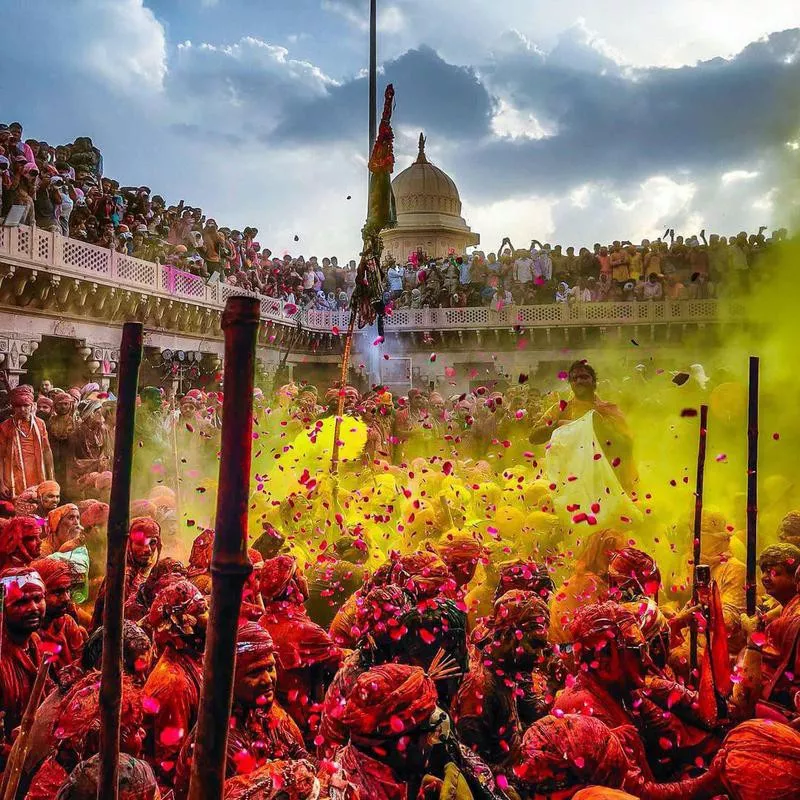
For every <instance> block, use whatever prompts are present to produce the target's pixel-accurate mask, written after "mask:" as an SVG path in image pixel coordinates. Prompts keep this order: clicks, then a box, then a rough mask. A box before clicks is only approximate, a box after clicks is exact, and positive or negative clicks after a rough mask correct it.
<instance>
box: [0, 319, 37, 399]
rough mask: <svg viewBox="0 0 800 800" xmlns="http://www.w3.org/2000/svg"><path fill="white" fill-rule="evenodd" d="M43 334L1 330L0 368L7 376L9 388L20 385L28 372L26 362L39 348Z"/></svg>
mask: <svg viewBox="0 0 800 800" xmlns="http://www.w3.org/2000/svg"><path fill="white" fill-rule="evenodd" d="M41 341H42V337H41V336H37V335H36V334H31V333H24V334H23V333H14V332H10V333H5V332H2V331H0V369H2V370H3V371H4V372H5V373H6V376H7V379H8V385H9V388H11V389H13V388H15V387H16V386H19V384H20V380H21V379H22V377H23V376H24V375H25V374H26V373H27V370H26V369H25V364H26V363H27V362H28V359H29V358H30V357H31V356H32V355H33V354H34V353H35V352H36V351H37V350H38V348H39V342H41Z"/></svg>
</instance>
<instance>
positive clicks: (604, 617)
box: [570, 600, 644, 647]
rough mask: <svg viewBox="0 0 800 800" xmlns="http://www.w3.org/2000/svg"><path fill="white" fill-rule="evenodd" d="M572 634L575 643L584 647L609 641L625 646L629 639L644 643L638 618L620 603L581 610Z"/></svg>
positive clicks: (576, 614) (607, 603)
mask: <svg viewBox="0 0 800 800" xmlns="http://www.w3.org/2000/svg"><path fill="white" fill-rule="evenodd" d="M570 633H571V634H572V639H573V641H575V642H576V643H580V644H581V645H582V646H583V647H593V646H594V645H595V644H600V643H606V642H609V641H616V642H617V643H619V644H623V643H624V642H625V641H626V640H627V639H629V638H630V639H637V641H640V642H643V641H644V637H643V636H642V632H641V630H640V629H639V626H638V624H637V620H636V617H635V616H634V615H633V614H632V613H631V612H630V611H628V610H627V609H626V608H624V607H623V606H621V605H620V604H619V603H614V602H612V601H610V600H608V601H606V602H604V603H593V604H592V605H589V606H583V607H582V608H579V609H578V610H577V611H576V612H575V618H574V620H573V622H572V626H571V627H570Z"/></svg>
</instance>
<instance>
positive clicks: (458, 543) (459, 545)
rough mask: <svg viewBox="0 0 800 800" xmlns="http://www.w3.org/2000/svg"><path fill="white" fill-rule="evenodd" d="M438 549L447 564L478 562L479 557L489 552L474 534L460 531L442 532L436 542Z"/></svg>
mask: <svg viewBox="0 0 800 800" xmlns="http://www.w3.org/2000/svg"><path fill="white" fill-rule="evenodd" d="M436 551H437V552H438V553H439V555H440V556H441V557H442V560H443V561H444V563H445V564H447V565H452V564H458V563H459V562H461V563H463V562H465V561H468V562H471V563H473V564H477V563H478V559H479V558H481V557H482V556H484V555H486V553H487V550H486V548H485V547H484V546H483V545H482V544H481V543H480V542H479V541H478V540H477V539H476V538H475V537H474V536H472V535H470V534H468V533H460V532H459V533H445V534H442V536H441V537H440V538H439V541H438V542H437V544H436Z"/></svg>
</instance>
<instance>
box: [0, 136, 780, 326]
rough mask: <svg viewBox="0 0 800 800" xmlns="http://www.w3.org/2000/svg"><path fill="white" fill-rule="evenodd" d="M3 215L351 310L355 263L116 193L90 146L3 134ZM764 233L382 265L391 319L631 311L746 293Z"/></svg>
mask: <svg viewBox="0 0 800 800" xmlns="http://www.w3.org/2000/svg"><path fill="white" fill-rule="evenodd" d="M0 175H2V181H0V183H1V184H2V189H1V191H2V194H0V200H1V201H2V213H1V214H0V216H3V217H5V216H6V215H7V214H8V213H9V212H10V211H11V209H12V207H17V208H18V213H17V217H16V219H17V222H19V223H21V224H35V225H37V226H38V227H39V228H42V229H44V230H47V231H55V232H58V233H61V234H63V235H65V236H71V237H74V238H77V239H81V240H83V241H86V242H88V243H91V244H94V245H98V246H100V247H107V248H111V249H114V250H116V251H118V252H119V253H124V254H126V255H129V256H133V257H136V258H141V259H144V260H146V261H157V262H159V263H161V264H165V265H167V266H169V267H171V268H174V269H176V270H181V271H183V272H188V273H191V274H194V275H197V276H198V277H200V278H202V279H205V280H210V281H223V282H225V283H228V284H233V285H236V286H239V287H241V288H243V289H246V290H249V291H253V292H257V293H259V294H263V295H266V296H269V297H275V298H278V299H280V300H283V301H285V302H287V303H289V304H290V305H295V306H297V307H298V308H300V309H315V310H319V311H336V310H342V309H345V308H347V307H348V304H349V297H350V295H351V293H352V290H353V287H354V285H355V278H356V263H355V261H352V260H351V261H350V262H349V263H348V264H346V265H344V264H343V265H340V264H339V262H338V259H337V258H336V257H335V256H331V257H325V258H323V259H322V260H321V261H319V260H318V258H317V257H316V256H311V257H310V258H308V259H306V258H304V257H303V256H302V255H297V256H292V255H289V254H285V255H283V256H278V255H274V254H273V253H272V251H271V250H270V249H269V248H266V247H262V246H261V244H260V243H259V241H258V229H257V228H255V227H253V226H245V227H244V228H242V229H241V230H239V229H231V228H228V227H224V226H219V225H217V222H216V220H215V219H214V218H213V217H210V216H208V215H207V214H205V213H204V211H203V209H201V208H199V207H196V206H190V205H187V204H186V203H185V202H184V201H183V200H181V201H180V202H179V203H178V204H177V205H174V204H173V205H167V203H166V201H165V200H164V198H163V197H162V196H161V195H158V194H153V193H152V191H151V189H150V187H148V186H138V187H137V186H120V185H119V183H118V182H117V181H115V180H113V179H111V178H109V177H107V176H105V175H104V174H103V158H102V154H101V153H100V151H99V149H98V148H97V147H95V146H94V145H93V144H92V140H91V139H89V138H88V137H79V138H78V139H76V140H75V141H74V142H73V143H71V144H67V145H60V146H57V147H54V146H52V145H50V144H48V143H47V142H44V141H37V140H35V139H24V137H23V129H22V126H21V125H20V124H19V123H17V122H13V123H11V124H10V125H5V124H0ZM764 231H765V228H761V229H759V231H758V233H754V234H750V235H748V234H747V233H746V232H744V231H742V232H740V233H738V234H733V235H730V236H727V237H726V236H720V235H718V234H711V235H710V236H709V237H708V238H706V236H705V231H701V232H700V234H699V236H695V235H693V236H690V237H686V238H684V237H683V236H680V235H678V236H675V232H674V230H667V231H666V233H665V234H664V236H663V238H658V239H656V240H654V241H650V240H647V239H644V240H642V241H641V243H640V244H639V245H634V244H633V243H632V242H630V241H614V242H612V243H611V244H609V245H602V244H600V243H595V244H594V246H593V247H592V248H589V247H581V248H579V249H578V252H577V253H576V252H575V248H574V247H567V248H564V247H562V245H554V246H551V245H550V244H548V243H544V244H543V243H541V242H539V241H537V240H534V241H533V242H531V246H530V247H529V248H524V249H517V248H514V246H513V245H512V243H511V242H510V240H508V239H504V240H503V242H502V244H501V246H500V248H499V249H498V251H497V253H493V252H492V253H489V254H488V255H487V254H485V253H483V252H481V251H475V252H473V253H472V254H471V255H465V254H462V255H459V254H453V255H450V256H448V257H447V258H439V259H429V258H428V257H427V256H426V255H425V254H424V253H423V252H421V251H419V252H417V253H415V254H413V256H412V258H411V260H409V261H408V263H406V264H397V263H394V262H393V261H388V262H387V263H385V264H384V268H385V281H386V290H387V296H388V299H390V300H391V301H392V303H393V305H394V307H396V308H441V307H464V306H494V307H496V308H501V307H503V306H508V305H534V304H541V303H576V302H584V303H585V302H601V301H630V300H641V301H646V300H664V299H674V300H679V299H709V298H714V297H716V296H718V295H719V294H720V293H724V292H726V291H737V290H741V289H745V288H746V286H747V283H748V281H749V280H750V278H751V275H752V274H755V273H757V271H758V269H759V263H760V261H761V260H762V258H763V256H764V254H765V253H767V252H768V251H769V249H770V248H771V247H772V246H773V245H774V244H775V243H777V242H779V241H780V240H782V239H783V238H784V237H785V236H786V231H785V230H783V229H782V230H779V231H774V232H773V234H772V236H771V237H769V238H767V237H766V236H765V235H764Z"/></svg>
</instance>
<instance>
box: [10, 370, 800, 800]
mask: <svg viewBox="0 0 800 800" xmlns="http://www.w3.org/2000/svg"><path fill="white" fill-rule="evenodd" d="M554 377H555V376H553V378H554ZM553 378H551V379H550V380H551V381H552V379H553ZM559 378H561V379H562V380H563V381H564V384H563V385H564V388H565V391H564V392H563V397H562V396H561V393H559V394H553V395H552V396H550V397H547V396H545V395H542V394H541V393H540V392H539V391H538V390H537V389H536V388H535V387H533V386H532V385H531V383H529V382H527V381H526V382H519V383H518V384H517V385H513V386H511V387H509V388H508V389H506V390H505V391H504V392H499V391H495V390H494V389H493V388H491V387H483V386H481V387H477V388H476V389H475V390H473V391H470V392H468V393H463V394H460V395H454V396H453V397H451V398H449V399H446V398H444V397H443V396H442V395H440V394H438V393H437V392H435V391H430V392H423V391H420V390H418V389H411V390H410V391H409V392H408V394H407V396H406V397H403V398H400V397H393V396H392V394H391V393H390V392H389V391H387V390H386V389H385V388H384V387H374V388H373V389H372V390H371V391H369V392H368V393H367V394H364V395H362V394H360V393H359V392H358V391H357V390H356V389H355V388H354V387H352V386H346V387H341V388H339V387H338V386H331V387H325V388H323V389H322V391H319V392H318V391H317V389H316V388H315V387H313V386H310V385H304V384H300V385H297V384H293V383H290V384H287V385H284V386H281V387H279V388H278V389H277V391H276V392H275V394H274V395H273V396H272V397H269V396H268V395H267V394H266V393H262V392H257V393H256V394H255V395H254V410H253V414H254V420H253V423H254V438H257V439H258V447H257V448H255V447H254V451H255V452H254V454H253V458H254V463H253V476H254V477H253V480H252V482H251V484H250V489H251V494H250V499H249V501H248V504H247V505H248V516H249V538H248V544H249V547H248V548H247V558H248V560H249V565H250V567H251V568H252V572H251V570H250V569H248V572H247V577H246V579H243V583H244V588H243V595H242V603H241V608H240V611H239V618H238V619H236V618H235V617H234V618H232V619H221V618H219V617H218V618H217V619H218V621H217V622H214V616H213V615H212V616H211V618H210V619H209V607H210V604H211V603H213V602H214V597H216V596H218V595H217V594H216V592H212V586H215V585H216V584H217V581H218V580H220V578H219V575H220V571H219V570H216V569H213V568H212V566H211V563H212V553H213V551H214V540H215V531H214V530H213V528H211V527H210V526H211V525H212V523H211V519H212V514H213V501H214V494H215V492H214V488H215V479H216V475H217V471H218V469H219V468H220V465H219V463H218V460H217V456H216V453H217V452H218V451H219V446H220V421H221V416H222V407H221V405H220V400H221V397H222V396H221V392H218V391H208V392H204V391H201V390H199V389H192V390H190V391H188V392H187V393H186V394H185V395H184V396H183V397H182V398H180V400H179V402H178V404H177V407H176V405H175V404H173V403H171V402H167V400H166V398H165V397H164V395H163V393H162V392H161V391H160V390H159V389H157V388H154V387H146V388H144V389H143V390H142V391H141V397H140V399H141V403H140V406H139V409H138V412H137V418H136V424H135V439H136V441H137V444H138V447H137V448H136V450H137V455H136V457H135V458H136V462H135V469H134V473H133V476H132V495H131V496H132V497H133V498H135V499H134V500H133V502H132V504H131V508H130V517H131V520H130V527H129V532H128V536H127V539H126V555H125V561H124V564H125V566H124V582H120V586H119V587H118V588H115V586H114V582H112V581H110V580H109V581H108V583H107V582H106V580H105V578H104V576H103V571H104V570H103V565H104V564H105V563H106V542H107V538H108V530H107V528H108V521H109V506H108V503H109V488H110V483H111V473H110V472H109V471H108V469H109V465H110V463H111V461H112V456H113V453H112V452H111V449H110V448H111V445H110V442H111V440H112V439H113V425H114V420H115V416H114V413H113V411H114V398H113V396H111V395H109V394H108V393H106V392H103V391H101V390H100V387H99V386H98V385H97V384H89V385H86V386H83V387H74V388H69V389H67V390H66V391H65V390H62V389H58V388H55V387H53V385H52V384H50V383H47V382H45V383H43V384H42V385H41V386H40V388H39V390H38V391H36V390H34V388H33V387H31V386H24V385H23V386H18V387H16V388H14V389H13V390H11V391H10V392H5V393H4V394H3V396H2V398H0V587H2V589H3V591H4V603H2V604H0V631H1V634H2V658H0V712H2V719H3V725H0V772H5V774H4V775H3V777H4V778H5V779H6V780H7V781H8V782H11V781H13V782H14V783H13V785H11V789H10V791H11V795H9V796H12V795H13V796H15V797H25V798H27V800H44V799H45V798H47V799H48V800H52V798H58V800H79V799H80V800H83V799H84V798H95V797H97V796H98V775H99V763H98V755H97V751H98V742H99V741H100V735H99V734H100V731H99V724H100V723H99V717H100V712H99V709H100V707H101V703H103V702H105V700H104V697H105V695H103V697H101V685H102V680H103V679H102V678H101V673H100V665H101V658H102V650H103V630H102V622H103V611H104V607H105V605H106V602H107V598H108V597H109V596H110V594H109V593H111V592H114V591H120V592H121V595H122V596H121V597H119V602H120V603H121V604H122V608H123V613H124V617H125V623H124V628H123V646H122V652H121V653H120V663H119V667H120V671H121V673H122V689H121V703H120V709H121V736H120V744H119V747H120V748H121V751H122V755H121V759H120V797H122V798H134V797H135V798H147V800H155V798H158V797H175V798H177V800H184V798H186V797H187V796H188V794H189V792H188V788H189V776H190V773H191V771H192V759H193V757H194V756H195V755H196V754H197V753H200V752H201V750H200V748H199V747H197V748H196V747H195V745H196V744H198V742H197V737H198V736H199V735H200V734H199V733H198V711H199V708H200V702H201V701H200V698H201V696H202V694H203V693H204V692H206V691H208V688H207V687H206V688H203V681H204V677H203V675H204V674H205V675H206V678H205V680H207V679H208V678H207V676H208V675H213V674H214V673H213V672H212V671H211V670H210V669H209V668H208V666H207V665H206V670H205V673H204V653H205V648H206V640H207V635H208V636H209V637H210V636H212V635H218V632H219V628H218V627H215V626H216V625H220V624H222V625H227V626H233V630H234V631H235V638H236V644H235V649H236V662H235V670H234V676H233V681H232V683H233V686H232V703H229V706H228V707H229V708H230V709H231V716H230V722H229V723H228V720H227V719H224V720H221V721H220V725H223V726H224V727H225V728H226V730H227V758H226V760H225V762H224V764H225V766H224V770H225V772H224V778H225V779H226V781H225V791H224V797H225V798H226V799H227V800H237V799H238V800H243V798H246V797H249V798H265V799H266V798H270V799H271V800H276V798H289V799H290V800H313V799H314V798H320V799H322V798H330V799H331V800H367V799H368V798H369V799H370V800H415V799H416V800H421V799H422V798H457V799H458V800H470V799H473V800H541V798H545V797H546V798H563V800H567V799H568V798H570V799H571V800H601V799H602V798H619V800H635V798H639V799H640V800H687V798H697V799H698V800H700V798H706V799H707V800H710V798H719V800H723V798H725V800H750V799H751V798H754V797H756V796H757V797H758V798H760V800H789V798H796V797H797V787H798V785H800V732H798V720H799V719H800V717H799V713H800V652H798V647H797V644H798V635H799V632H800V569H798V564H800V549H799V548H798V545H800V512H798V511H797V510H793V509H796V505H794V504H793V502H792V497H793V495H792V493H791V481H789V480H788V479H786V478H782V480H783V484H782V488H781V489H780V493H779V494H777V495H775V498H778V497H779V498H780V500H779V501H775V502H767V503H764V504H763V508H761V509H759V511H760V513H759V526H760V533H759V541H758V547H759V552H758V554H757V555H758V559H757V564H758V568H759V570H760V577H761V579H760V581H759V582H758V585H757V586H756V587H755V588H756V592H757V600H758V605H757V606H756V609H757V613H756V614H752V615H748V613H747V598H746V595H747V591H748V586H753V584H752V583H749V582H748V580H749V579H748V574H749V573H748V572H747V568H746V566H745V563H744V562H743V561H742V560H741V559H743V558H744V546H745V545H744V533H743V530H742V517H743V513H744V500H743V499H740V500H737V499H736V497H735V496H734V497H732V498H731V499H730V503H729V505H726V506H725V507H712V506H710V505H709V504H708V503H707V504H706V506H703V508H702V514H701V519H700V520H699V521H700V527H701V534H700V535H698V534H697V533H693V531H694V530H695V529H694V526H693V517H692V515H691V514H687V512H688V511H689V508H690V503H689V500H690V497H691V496H690V495H689V492H690V491H691V490H690V489H689V488H688V487H687V489H686V490H685V492H684V493H683V494H682V495H680V496H677V497H676V496H669V497H668V496H667V495H666V494H665V493H664V492H663V491H662V492H661V493H659V492H658V491H654V492H653V494H654V495H659V494H660V495H661V496H660V497H655V498H654V497H653V496H651V494H650V493H648V492H647V491H646V484H647V478H646V477H645V475H644V474H643V475H641V476H639V475H638V474H637V469H636V462H635V461H634V455H633V437H634V435H641V434H639V433H636V434H634V432H633V431H632V429H631V428H630V427H629V425H628V423H627V422H626V418H625V412H624V411H623V409H622V408H621V407H620V406H618V405H617V404H616V403H614V402H612V401H610V400H608V399H607V398H608V396H609V395H608V394H605V399H599V398H598V396H597V395H596V389H597V375H596V374H595V372H594V370H593V369H592V367H591V365H589V364H587V363H586V362H585V361H577V362H575V363H574V364H572V365H571V367H570V368H569V371H568V372H565V373H564V376H563V378H562V376H561V375H559ZM653 381H656V378H653ZM662 383H663V386H662V389H665V391H664V392H663V394H662V398H666V397H671V398H672V401H671V402H672V404H673V405H674V407H675V412H674V413H675V414H676V415H677V413H679V412H678V409H680V408H681V405H682V404H685V402H686V400H684V399H679V398H677V397H676V396H675V393H674V391H673V390H674V388H675V385H674V383H673V382H671V381H670V380H669V378H668V376H667V377H664V378H663V381H662ZM567 384H569V388H570V391H569V392H567V391H566V388H567ZM649 385H651V386H652V385H653V384H649ZM723 385H724V384H723ZM601 386H602V388H603V390H604V392H605V391H610V392H611V393H612V396H614V397H615V398H617V397H618V396H619V393H620V392H622V391H623V388H624V387H623V386H620V385H618V384H614V383H612V382H610V381H601ZM637 391H641V390H637ZM653 391H658V390H657V389H653ZM694 391H695V392H696V393H697V394H695V395H693V397H695V399H697V400H699V401H701V402H702V399H703V396H704V395H703V394H702V393H703V392H710V391H713V390H710V387H706V388H705V389H704V388H703V387H702V384H700V383H699V382H698V383H697V385H696V386H695V387H694ZM340 402H342V403H343V407H344V418H345V420H346V422H345V424H344V425H342V426H341V429H340V433H339V435H340V436H341V440H342V441H341V450H340V455H341V460H342V463H341V464H340V469H339V472H338V475H337V477H336V478H335V479H332V478H331V475H330V473H329V461H330V450H329V449H328V450H326V449H325V447H326V446H327V447H328V448H330V444H328V445H325V444H324V442H325V441H327V442H329V443H330V442H332V441H333V435H334V430H333V429H334V427H335V422H334V419H335V416H336V415H337V413H338V408H339V404H340ZM587 409H589V411H587ZM587 417H588V419H589V420H593V419H594V420H595V421H594V422H593V423H592V425H598V426H600V429H601V430H602V432H603V435H602V436H596V435H595V433H594V430H593V429H589V428H587V427H586V425H585V419H586V418H587ZM582 420H583V421H582ZM673 421H674V420H673V418H672V417H671V416H670V415H668V414H666V413H665V414H664V427H665V428H666V427H667V426H671V424H672V422H673ZM581 425H583V428H581V427H580V426H581ZM570 426H571V427H570ZM670 429H671V428H670ZM570 430H572V431H573V433H572V434H571V435H575V433H574V432H575V431H576V430H577V431H580V430H583V436H584V438H587V437H588V439H589V440H595V439H596V440H597V441H605V444H604V445H602V446H600V445H597V444H595V445H592V444H591V441H590V444H589V445H588V446H589V447H590V448H591V449H590V450H589V452H590V453H591V452H592V451H594V452H595V456H594V458H593V459H591V458H590V459H589V460H588V463H585V462H586V460H585V459H583V460H582V461H581V463H582V465H583V466H582V468H581V469H580V470H578V472H577V473H573V472H570V471H569V470H568V469H567V470H565V471H564V472H563V474H561V477H560V478H558V480H557V481H556V480H554V479H553V477H552V476H551V475H547V476H546V475H545V474H544V473H543V469H542V466H541V465H543V464H544V463H545V459H547V463H548V464H550V465H551V466H552V463H553V462H552V461H550V459H553V458H559V455H558V453H557V452H556V451H557V450H558V448H555V447H549V446H548V440H550V439H551V437H552V438H553V439H556V438H557V436H564V435H569V432H570ZM559 432H560V433H559ZM670 438H672V434H671V433H670ZM537 448H538V449H537ZM563 449H564V448H563V446H562V448H561V450H562V451H563ZM560 457H561V458H562V459H564V458H568V457H569V455H568V454H565V453H564V452H562V453H561V456H560ZM659 458H660V459H662V460H664V461H666V460H668V459H669V458H670V452H669V451H668V450H667V451H665V452H662V453H661V454H660V455H659ZM651 460H652V455H651V454H648V458H647V461H651ZM564 466H565V467H566V466H567V465H566V463H565V464H564ZM595 470H603V471H604V474H605V475H606V477H604V478H603V479H602V480H603V482H604V483H605V485H606V488H605V490H604V491H601V492H600V495H599V497H598V499H597V501H590V502H591V504H590V502H586V501H583V500H581V501H577V500H575V499H574V498H575V496H576V495H575V494H574V493H575V492H577V493H578V496H581V497H582V495H581V494H580V492H582V491H583V489H581V488H580V487H581V486H584V485H585V484H583V483H582V481H584V480H585V479H587V478H588V479H589V480H592V478H591V475H592V474H594V473H593V471H595ZM597 474H600V473H599V472H598V473H597ZM181 478H182V481H181ZM662 480H663V479H660V480H659V483H658V484H657V485H658V486H660V485H661V482H662ZM674 483H675V481H673V484H674ZM769 484H770V478H768V479H767V481H766V482H765V486H769ZM597 485H601V484H597ZM787 486H788V487H789V488H787ZM621 487H624V488H625V492H627V493H628V494H625V493H623V491H622V488H621ZM676 491H677V490H676ZM795 496H796V495H795ZM592 497H594V495H592ZM576 503H577V504H576ZM620 504H624V505H620ZM623 507H624V509H625V513H626V514H627V515H628V516H620V515H619V512H620V510H621V508H623ZM691 507H692V508H694V504H693V503H692V504H691ZM612 508H613V509H615V510H613V511H612ZM651 511H652V512H653V513H652V514H650V512H651ZM604 515H605V516H604ZM207 525H208V526H209V527H206V526H207ZM245 535H246V536H247V534H245ZM694 537H697V539H696V541H698V542H699V545H698V546H699V547H700V556H701V558H702V564H703V565H705V566H704V569H705V570H707V572H708V576H709V578H708V582H707V583H704V584H703V585H702V586H700V581H699V579H698V581H697V583H696V584H695V586H698V589H697V592H698V594H697V596H696V599H694V600H693V599H692V586H693V584H692V580H691V572H692V570H691V567H690V565H691V564H692V563H693V562H692V541H693V539H694ZM695 558H696V556H695ZM698 575H699V572H698ZM694 630H697V631H699V635H698V636H697V641H698V645H697V648H698V649H697V653H696V655H693V653H694V650H693V646H692V645H691V644H690V642H691V640H692V638H693V637H692V631H694ZM41 669H44V670H45V672H44V673H43V674H44V675H45V676H47V682H46V684H44V686H42V684H41V683H40V682H37V681H36V676H37V673H38V672H39V671H40V670H41ZM48 670H49V676H48V673H47V671H48ZM229 699H230V698H229ZM33 711H37V713H36V715H35V720H34V721H33V727H30V726H28V725H26V724H21V723H22V720H23V717H25V718H28V719H30V716H29V715H30V714H31V713H32V712H33ZM20 753H21V754H22V757H20ZM221 778H222V776H221ZM17 781H19V783H17ZM16 789H18V791H15V790H16Z"/></svg>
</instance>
